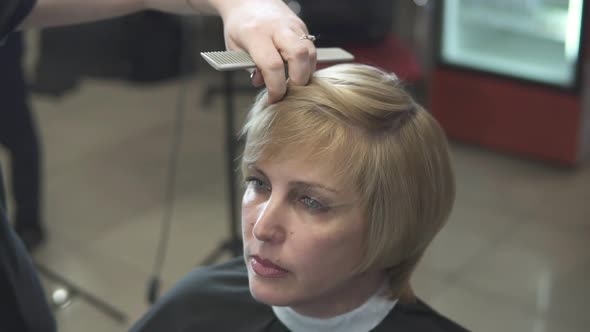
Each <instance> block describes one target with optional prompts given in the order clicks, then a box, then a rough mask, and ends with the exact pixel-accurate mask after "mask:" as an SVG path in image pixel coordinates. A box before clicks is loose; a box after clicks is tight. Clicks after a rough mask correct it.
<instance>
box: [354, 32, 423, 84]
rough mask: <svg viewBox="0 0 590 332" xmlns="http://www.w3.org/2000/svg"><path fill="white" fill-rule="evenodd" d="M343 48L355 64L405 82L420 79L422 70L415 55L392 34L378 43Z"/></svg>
mask: <svg viewBox="0 0 590 332" xmlns="http://www.w3.org/2000/svg"><path fill="white" fill-rule="evenodd" d="M343 48H344V49H345V50H347V51H349V52H350V53H352V54H353V55H354V57H355V62H358V63H364V64H369V65H373V66H376V67H379V68H381V69H384V70H387V71H390V72H394V73H395V74H396V75H397V76H398V77H399V78H400V79H402V80H403V81H405V82H409V83H414V82H416V81H419V80H420V79H422V76H423V75H422V68H421V67H420V64H419V63H418V58H417V57H416V54H414V51H413V50H412V49H411V48H410V47H409V46H408V45H406V44H405V43H404V42H402V41H401V40H399V39H398V38H397V37H396V36H395V34H393V33H391V34H389V35H388V36H387V37H386V38H385V39H384V40H383V41H380V42H378V43H373V44H363V45H355V44H347V45H344V46H343Z"/></svg>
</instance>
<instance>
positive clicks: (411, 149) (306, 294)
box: [133, 64, 465, 331]
mask: <svg viewBox="0 0 590 332" xmlns="http://www.w3.org/2000/svg"><path fill="white" fill-rule="evenodd" d="M265 100H266V96H265V93H262V94H261V95H260V96H259V98H258V99H257V101H256V103H255V104H254V106H253V108H252V110H251V112H250V114H249V118H248V121H247V123H246V125H245V127H244V134H245V136H246V146H245V151H244V156H243V160H242V172H243V174H244V178H245V181H246V183H247V187H246V191H245V193H244V197H243V202H242V231H243V238H244V257H243V258H239V259H235V260H232V261H229V262H227V263H225V264H222V265H219V266H213V267H206V268H200V269H197V270H195V271H193V272H192V273H191V274H190V275H189V276H188V277H187V278H185V279H184V280H183V281H182V282H181V283H180V284H179V285H178V286H177V287H176V288H175V289H174V290H173V291H172V292H171V293H169V294H168V295H167V296H166V297H164V298H163V299H162V301H161V302H160V303H159V304H158V305H156V306H155V307H154V308H153V309H152V310H151V311H150V312H149V313H148V314H147V316H146V317H144V318H143V319H142V320H141V321H140V322H138V323H137V324H136V326H135V327H134V329H133V330H134V331H208V330H216V331H288V330H291V331H398V330H399V331H465V330H464V329H463V328H461V327H460V326H458V325H456V324H455V323H453V322H451V321H450V320H448V319H446V318H444V317H442V316H440V315H439V314H437V313H436V312H434V311H433V310H432V309H430V308H429V307H428V306H426V305H425V304H424V303H423V302H421V301H420V300H419V299H417V298H416V296H415V295H414V293H413V291H412V288H411V285H410V276H411V274H412V271H413V269H414V268H415V266H416V264H417V263H418V261H419V259H420V257H421V256H422V254H423V253H424V251H425V249H426V248H427V246H428V244H429V243H430V242H431V240H432V239H433V237H434V236H435V235H436V233H437V232H438V231H439V230H440V229H441V228H442V227H443V225H444V224H445V222H446V220H447V217H448V215H449V213H450V211H451V207H452V204H453V201H454V190H455V188H454V178H453V173H452V170H451V166H450V161H449V152H448V147H447V142H446V138H445V136H444V133H443V131H442V130H441V128H440V127H439V125H438V124H437V122H436V121H435V120H434V119H433V118H432V117H431V116H430V115H429V114H428V113H427V112H426V111H425V110H424V109H423V108H422V107H421V106H419V105H418V104H416V103H415V102H414V101H413V100H412V98H411V97H410V96H409V95H408V94H407V93H406V92H405V91H404V90H403V88H402V87H401V84H400V82H399V80H397V78H396V77H395V76H393V75H391V74H387V73H385V72H383V71H380V70H378V69H376V68H373V67H369V66H365V65H355V64H347V65H337V66H333V67H329V68H326V69H323V70H320V71H318V72H316V73H315V74H314V76H313V77H312V80H311V82H310V84H309V85H307V86H290V87H289V89H288V92H287V95H286V97H285V99H283V100H282V101H281V102H279V103H276V104H274V105H268V103H267V102H265Z"/></svg>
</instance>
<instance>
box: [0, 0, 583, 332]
mask: <svg viewBox="0 0 590 332" xmlns="http://www.w3.org/2000/svg"><path fill="white" fill-rule="evenodd" d="M288 2H289V5H290V6H291V8H292V9H293V10H294V11H296V12H298V13H299V14H300V15H301V17H302V18H303V19H304V20H305V22H306V23H307V24H308V26H309V28H310V32H311V33H312V34H315V35H319V40H318V42H317V45H318V46H339V47H343V48H344V49H346V50H348V51H349V52H351V53H353V54H354V55H355V56H356V58H357V61H359V62H365V63H370V64H373V65H377V66H379V67H382V68H384V69H387V70H389V71H393V72H395V73H397V74H398V76H399V77H400V78H402V79H403V80H404V81H405V82H406V85H407V87H408V89H410V90H411V91H412V92H413V93H414V95H415V96H416V98H417V99H418V100H419V101H420V102H421V103H423V104H424V105H426V106H427V108H428V109H429V110H430V111H431V112H432V113H433V114H434V115H435V116H436V117H437V119H438V120H439V121H440V122H441V124H442V125H443V127H444V128H445V129H446V131H447V133H448V135H449V137H450V138H451V141H452V143H451V146H452V152H453V159H454V168H455V172H456V178H457V188H458V189H457V190H458V191H457V200H456V203H455V207H454V210H453V213H452V216H451V218H450V221H449V223H448V225H447V226H446V228H444V229H443V231H442V232H441V233H440V234H439V235H438V236H437V238H436V239H435V240H434V242H433V244H432V245H431V247H430V248H429V250H428V251H427V255H426V257H425V258H424V260H423V261H422V263H421V264H420V266H419V268H418V270H417V271H416V273H415V274H414V285H415V288H416V293H417V294H418V296H420V297H421V298H422V299H424V300H425V301H426V302H427V303H429V304H430V305H432V306H433V307H434V308H435V309H436V310H438V311H440V312H441V313H443V314H444V315H447V316H449V317H450V318H452V319H454V320H456V321H457V322H459V323H460V324H462V325H464V326H466V327H467V328H469V329H470V330H473V331H490V332H491V331H519V332H521V331H526V332H550V331H559V332H574V331H575V332H582V331H588V326H590V316H589V315H588V314H587V308H588V306H589V305H590V300H589V299H590V167H589V166H588V160H587V157H588V154H589V150H590V114H589V113H590V109H589V108H590V105H589V104H588V102H587V100H588V97H589V96H590V92H589V91H588V88H589V87H590V81H588V78H589V77H588V72H589V68H590V67H589V65H590V63H589V61H588V59H590V56H589V55H588V52H587V51H588V49H584V48H588V45H590V44H589V43H588V42H587V41H588V36H589V35H588V33H587V31H588V29H589V28H590V26H589V22H587V20H588V19H589V17H588V8H587V7H588V4H587V3H585V2H584V1H583V0H569V1H568V0H526V1H525V0H523V1H511V0H493V1H491V0H490V1H483V0H447V1H433V0H399V1H390V0H387V1H378V0H367V1H363V2H362V3H361V2H359V1H343V0H340V1H327V0H326V1H316V2H313V1H309V0H308V1H303V0H301V1H288ZM23 40H24V44H25V53H24V56H23V57H22V62H23V66H24V69H25V72H26V77H27V82H28V88H29V91H30V106H31V112H32V113H31V114H32V118H31V119H30V122H31V124H32V128H33V129H32V130H31V131H30V132H29V133H27V134H26V135H29V136H30V137H25V133H23V134H22V135H21V136H19V139H22V140H28V141H31V139H32V140H33V141H35V139H34V138H35V137H36V138H38V140H36V141H37V142H38V148H39V149H38V151H39V153H38V154H36V155H37V156H38V157H39V158H37V159H38V165H39V169H40V171H39V172H40V177H39V181H38V182H39V183H38V184H39V192H40V193H39V195H38V197H37V198H38V200H39V202H40V203H39V205H40V206H39V211H40V212H39V219H40V220H38V222H39V223H40V224H41V225H42V228H43V230H44V232H43V234H44V238H42V240H43V241H38V243H34V241H33V242H31V244H32V245H33V246H32V248H31V249H32V252H33V257H34V260H35V262H36V264H37V267H38V268H39V270H40V273H41V278H42V281H43V284H44V286H45V287H46V290H47V294H48V297H49V298H50V299H52V302H53V307H54V310H55V314H56V317H57V320H58V324H59V328H60V331H64V332H72V331H88V332H91V331H101V332H104V331H113V332H114V331H125V330H127V329H128V328H129V326H130V325H131V324H133V322H134V321H136V320H137V319H138V318H139V317H141V316H142V314H143V313H144V312H145V311H146V310H147V309H148V308H149V304H148V293H149V291H148V283H149V281H150V279H151V278H153V277H154V276H157V277H159V278H160V279H161V282H162V283H161V288H160V292H161V293H162V292H165V291H166V290H167V289H169V288H170V287H171V286H172V285H174V283H175V282H176V281H177V280H179V278H181V277H182V276H184V275H185V274H186V273H187V272H188V271H190V270H191V269H193V268H195V267H196V266H198V265H202V264H207V263H213V262H221V261H223V260H224V259H227V258H229V257H232V255H233V254H234V253H233V250H232V249H233V244H235V242H233V241H232V240H234V239H235V232H234V231H233V230H232V227H234V226H235V225H236V216H235V209H233V210H232V204H235V203H236V200H237V201H238V202H239V196H240V191H241V185H240V182H239V180H235V179H233V180H232V176H231V173H230V172H228V167H232V166H230V163H228V161H231V160H232V159H234V158H235V157H236V156H238V155H239V149H240V143H239V142H237V141H235V140H229V139H228V138H227V134H228V133H230V134H235V133H237V132H238V130H239V128H240V125H241V123H242V121H243V118H244V116H245V114H246V112H247V110H248V107H249V105H251V103H252V101H253V97H254V96H255V94H256V92H257V90H256V89H254V88H252V87H250V86H249V75H248V73H247V72H245V71H244V72H235V73H232V74H223V73H220V72H215V71H214V70H212V69H211V68H209V66H208V65H207V64H206V63H205V62H204V61H203V60H202V59H201V58H200V56H199V54H198V53H199V52H201V51H216V50H222V49H224V43H223V34H222V25H221V22H220V20H219V19H218V18H215V17H175V16H169V15H163V14H159V13H150V12H146V13H141V14H136V15H133V16H128V17H124V18H120V19H116V20H110V21H105V22H101V23H96V24H87V25H83V26H76V27H67V28H56V29H48V30H45V31H43V32H39V31H28V32H27V33H26V34H25V35H24V36H23ZM584 41H585V42H584ZM228 116H231V120H233V121H235V123H232V121H228V120H230V118H228ZM0 121H2V122H4V121H10V119H8V120H7V119H0ZM4 123H5V124H6V123H8V122H4ZM31 135H32V136H31ZM231 136H233V135H231ZM31 137H33V138H31ZM23 144H24V143H23ZM32 144H33V145H34V143H32ZM22 146H24V145H22ZM234 149H235V151H234ZM29 153H32V154H35V149H34V147H33V152H29ZM16 155H17V153H16V152H14V151H13V150H10V149H8V148H7V147H5V146H0V162H1V163H2V166H3V169H4V170H5V177H6V180H7V182H8V183H7V187H8V188H7V189H9V190H8V195H9V211H10V213H11V215H12V216H13V219H15V218H17V217H18V216H17V214H19V213H20V214H22V213H23V212H22V211H21V212H19V213H17V208H18V206H21V207H25V206H27V204H29V203H28V202H27V201H28V200H30V199H35V197H33V196H35V195H34V194H31V193H30V192H27V191H25V193H24V194H23V193H21V194H17V195H15V193H17V192H19V190H20V191H22V189H18V188H17V187H16V186H13V185H15V184H16V182H15V181H14V180H11V179H12V178H13V176H12V175H15V172H14V169H12V170H11V158H12V159H13V158H14V157H15V156H16ZM12 162H14V161H12ZM31 172H33V173H34V170H33V171H31ZM19 176H20V177H21V178H22V177H24V178H28V179H30V178H31V177H34V175H27V174H20V175H19ZM16 181H18V180H16ZM25 182H26V181H25ZM234 182H235V183H234ZM29 185H30V184H29ZM33 186H34V185H33ZM229 187H233V188H234V190H231V193H230V190H229V189H228V188H229ZM17 196H20V198H18V197H17ZM18 201H21V203H20V204H19V203H18ZM29 208H32V207H29ZM161 239H167V240H168V242H167V243H166V242H161ZM158 248H160V249H158ZM157 257H160V259H159V260H158V258H157ZM66 292H67V294H66Z"/></svg>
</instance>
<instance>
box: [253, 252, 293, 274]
mask: <svg viewBox="0 0 590 332" xmlns="http://www.w3.org/2000/svg"><path fill="white" fill-rule="evenodd" d="M250 266H252V270H254V272H255V273H256V274H258V275H260V276H262V277H267V278H282V277H285V276H287V274H288V273H289V271H287V270H285V269H283V268H282V267H280V266H278V265H276V264H273V263H272V262H271V261H269V260H268V259H262V258H260V257H259V256H256V255H254V256H251V257H250Z"/></svg>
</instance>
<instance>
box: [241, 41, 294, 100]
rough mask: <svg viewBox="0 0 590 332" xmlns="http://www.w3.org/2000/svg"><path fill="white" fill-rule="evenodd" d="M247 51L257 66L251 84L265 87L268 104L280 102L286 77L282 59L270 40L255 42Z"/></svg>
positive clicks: (284, 89)
mask: <svg viewBox="0 0 590 332" xmlns="http://www.w3.org/2000/svg"><path fill="white" fill-rule="evenodd" d="M249 51H250V57H252V60H254V63H256V65H257V70H256V72H257V73H258V74H257V75H255V76H254V77H253V84H255V85H256V84H260V83H262V84H265V85H266V89H267V91H268V102H269V103H271V104H272V103H274V102H277V101H279V100H281V99H282V98H283V96H284V95H285V92H287V77H286V76H285V64H284V62H283V58H282V57H281V54H280V53H279V51H278V50H277V49H276V47H275V45H274V44H273V43H272V39H270V40H269V39H267V40H261V41H260V42H256V43H255V45H253V47H251V48H250V49H249Z"/></svg>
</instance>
